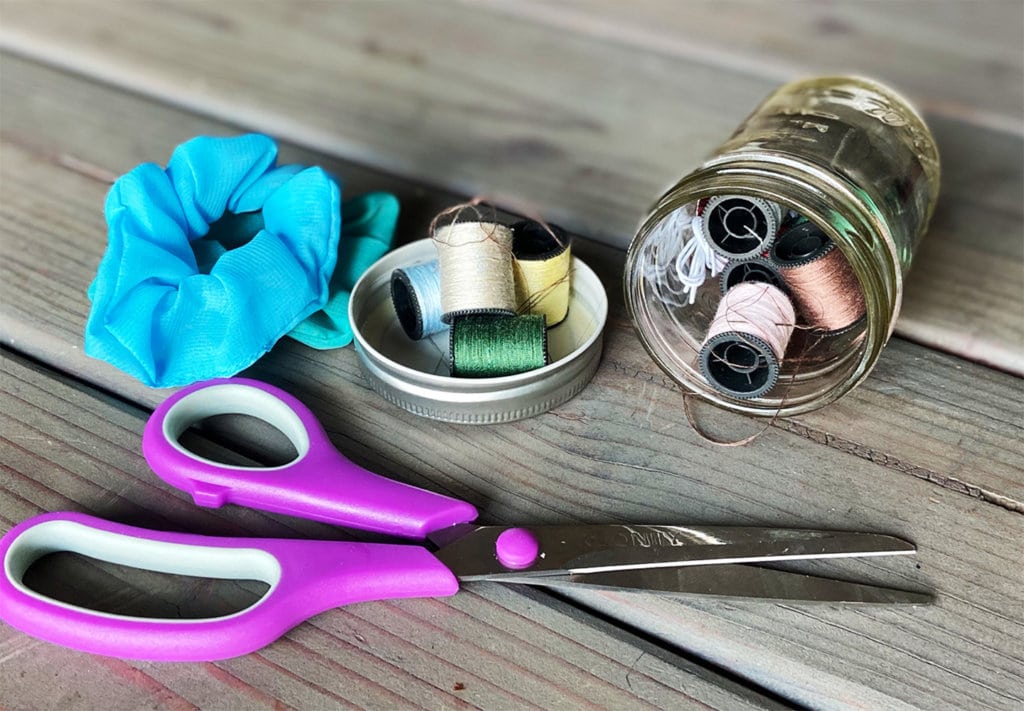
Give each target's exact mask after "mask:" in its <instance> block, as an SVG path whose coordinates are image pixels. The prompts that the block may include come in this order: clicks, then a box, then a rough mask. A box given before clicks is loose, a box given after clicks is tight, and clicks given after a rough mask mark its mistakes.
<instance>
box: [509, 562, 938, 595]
mask: <svg viewBox="0 0 1024 711" xmlns="http://www.w3.org/2000/svg"><path fill="white" fill-rule="evenodd" d="M548 581H550V583H549V582H548ZM503 582H520V583H524V584H533V585H537V584H540V585H548V584H551V585H558V584H563V585H568V586H571V587H577V586H585V587H586V588H602V589H610V590H628V591H647V592H666V593H673V594H683V595H701V596H707V595H711V596H717V597H727V598H748V599H749V598H758V599H764V600H773V601H785V600H790V601H800V602H833V603H870V604H893V603H898V604H909V605H930V604H932V603H933V602H934V597H932V596H931V595H929V594H927V593H919V592H912V591H910V590H897V589H894V588H884V587H879V586H876V585H865V584H862V583H848V582H844V581H842V580H832V579H830V578H819V577H817V576H814V575H804V574H802V573H789V572H786V571H782V570H773V569H769V568H760V567H758V566H756V565H715V566H711V567H708V568H703V567H684V568H648V569H643V570H619V571H610V572H605V573H590V574H579V575H568V576H561V577H553V578H540V577H538V578H522V579H517V580H515V581H511V580H508V579H506V580H503Z"/></svg>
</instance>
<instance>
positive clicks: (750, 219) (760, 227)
mask: <svg viewBox="0 0 1024 711" xmlns="http://www.w3.org/2000/svg"><path fill="white" fill-rule="evenodd" d="M701 217H702V218H703V222H704V225H703V226H704V234H705V235H706V237H707V240H708V244H710V246H711V249H713V250H714V251H716V252H717V253H718V254H720V255H722V256H723V257H726V258H728V259H753V258H755V257H757V256H759V255H761V254H763V253H764V252H765V250H767V249H768V248H769V246H770V245H771V243H772V240H774V239H775V234H776V232H778V229H779V225H780V224H781V222H782V208H781V207H780V206H779V205H778V204H776V203H774V202H769V201H768V200H764V199H762V198H756V197H747V196H744V195H717V196H715V197H713V198H711V199H710V200H708V203H707V206H706V207H705V209H704V211H703V213H701Z"/></svg>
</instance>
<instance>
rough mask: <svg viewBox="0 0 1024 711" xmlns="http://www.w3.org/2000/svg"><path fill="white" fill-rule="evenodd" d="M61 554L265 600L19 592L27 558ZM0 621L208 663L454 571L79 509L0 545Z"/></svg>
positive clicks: (405, 554) (31, 525)
mask: <svg viewBox="0 0 1024 711" xmlns="http://www.w3.org/2000/svg"><path fill="white" fill-rule="evenodd" d="M62 551H69V552H72V553H78V554H81V555H86V556H89V557H92V558H97V559H99V560H104V561H108V562H111V563H117V564H120V565H124V566H129V567H133V568H141V569H143V570H152V571H156V572H162V573H172V574H179V575H192V576H198V577H205V578H220V579H228V580H259V581H262V582H264V583H266V584H268V585H269V586H270V588H269V590H268V591H267V593H266V594H265V595H264V596H263V597H262V598H260V599H259V600H258V601H257V602H255V603H254V604H253V605H251V606H249V607H247V608H245V609H244V610H242V611H241V612H236V613H234V614H231V615H226V616H222V617H212V618H206V619H194V620H193V619H156V618H143V617H129V616H124V615H114V614H109V613H100V612H95V611H92V610H89V609H87V608H83V607H77V606H75V605H72V604H69V603H66V602H61V601H58V600H54V599H52V598H49V597H46V596H44V595H41V594H40V593H38V592H35V591H33V590H31V589H29V588H28V587H26V586H25V584H24V583H23V581H22V579H23V577H24V575H25V572H26V571H27V570H28V569H29V567H31V565H32V563H33V562H35V561H36V560H37V559H39V558H40V557H42V556H44V555H47V554H49V553H56V552H62ZM0 560H2V562H3V576H2V577H0V619H2V620H3V621H4V622H6V623H7V624H9V625H11V626H12V627H15V628H17V629H19V630H21V631H23V632H26V633H27V634H30V635H32V636H34V637H38V638H40V639H44V640H46V641H48V642H53V643H56V644H60V645H63V646H65V647H71V648H73V649H79V650H82V651H86V652H92V653H94V654H104V655H108V656H115V657H122V658H128V659H146V660H153V661H212V660H215V659H226V658H229V657H235V656H239V655H242V654H247V653H249V652H252V651H255V650H257V649H260V648H261V647H264V646H266V645H267V644H270V643H271V642H273V641H274V640H275V639H277V638H278V637H280V636H281V635H283V634H285V633H286V632H287V631H288V630H290V629H291V628H292V627H294V626H296V625H297V624H299V623H300V622H302V621H304V620H306V619H308V618H310V617H312V616H314V615H317V614H319V613H321V612H323V611H325V610H328V609H330V608H333V607H337V606H339V605H347V604H351V603H355V602H362V601H365V600H384V599H394V598H402V597H435V596H445V595H452V594H454V593H455V592H456V591H457V590H458V581H457V580H456V578H455V576H454V575H453V574H452V573H451V571H449V570H448V568H446V567H445V566H444V565H443V564H442V563H441V562H440V561H438V560H437V558H435V557H434V556H433V555H431V554H430V552H429V551H427V550H426V549H425V548H421V547H420V546H416V545H400V544H383V543H351V542H343V541H303V540H279V539H258V538H215V537H209V536H198V535H189V534H181V533H162V532H158V531H150V530H146V529H142V528H135V527H133V526H125V525H122V524H117V523H112V522H110V521H104V520H102V519H98V518H95V517H93V516H88V515H86V514H79V513H66V512H64V513H51V514H43V515H41V516H36V517H35V518H31V519H29V520H28V521H25V522H23V523H21V524H19V525H18V526H15V527H14V528H13V529H11V530H10V531H9V532H8V533H7V534H6V535H5V536H4V537H3V539H0Z"/></svg>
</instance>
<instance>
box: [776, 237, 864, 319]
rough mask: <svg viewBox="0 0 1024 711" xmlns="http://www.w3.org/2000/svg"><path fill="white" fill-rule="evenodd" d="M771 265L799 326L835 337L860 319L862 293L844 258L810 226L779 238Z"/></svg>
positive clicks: (862, 308)
mask: <svg viewBox="0 0 1024 711" xmlns="http://www.w3.org/2000/svg"><path fill="white" fill-rule="evenodd" d="M771 263H772V264H773V265H775V266H776V267H777V268H778V270H779V274H781V275H782V278H783V279H785V281H786V284H787V286H788V290H789V295H790V297H791V298H792V300H793V305H794V306H795V307H796V312H797V315H798V316H799V319H800V322H801V323H803V324H806V325H808V326H810V327H811V328H814V329H817V330H819V331H821V332H824V333H825V334H838V333H842V332H845V331H847V330H849V329H850V328H853V327H854V326H856V325H857V324H858V323H860V321H861V319H863V318H864V314H865V307H864V291H863V289H862V288H861V285H860V282H859V281H858V280H857V276H856V275H855V274H854V273H853V269H852V268H851V267H850V263H849V262H848V261H847V260H846V255H844V254H843V252H842V250H841V249H839V248H837V247H836V245H835V244H834V243H833V242H832V241H831V240H830V239H829V238H828V236H827V235H825V234H824V232H823V231H822V230H821V228H819V227H818V226H817V225H815V224H814V223H813V222H802V223H800V224H797V225H794V226H793V227H792V228H790V229H789V230H787V231H786V232H784V233H783V234H781V235H779V237H778V238H777V239H776V240H775V243H774V244H773V245H772V249H771Z"/></svg>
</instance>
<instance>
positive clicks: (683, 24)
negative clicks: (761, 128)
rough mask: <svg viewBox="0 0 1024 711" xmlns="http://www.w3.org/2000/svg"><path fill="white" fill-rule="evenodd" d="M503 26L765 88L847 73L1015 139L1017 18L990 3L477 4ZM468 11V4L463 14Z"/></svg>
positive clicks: (1019, 74)
mask: <svg viewBox="0 0 1024 711" xmlns="http://www.w3.org/2000/svg"><path fill="white" fill-rule="evenodd" d="M484 3H485V4H486V5H488V6H489V7H492V8H495V9H496V10H499V11H500V12H502V13H503V14H508V15H512V16H515V17H521V18H526V19H530V20H532V21H534V22H537V23H539V24H543V25H546V26H551V27H560V28H563V29H565V30H567V31H571V32H576V33H581V34H586V35H588V36H590V37H593V38H594V39H595V40H599V41H601V42H604V43H619V44H627V45H630V46H634V47H637V48H638V49H644V50H647V51H650V52H657V53H660V54H668V55H672V56H680V57H685V58H688V59H692V60H695V61H699V62H705V63H707V64H715V65H721V66H728V67H732V68H735V69H737V70H740V71H743V72H745V73H748V74H753V75H756V76H762V77H765V78H768V79H772V80H775V81H779V82H782V81H786V80H787V79H789V78H790V77H793V76H795V75H800V74H821V75H824V74H829V73H849V72H853V73H858V74H864V75H867V76H873V77H877V78H878V79H880V80H882V81H884V82H887V83H891V84H892V85H894V86H898V87H901V89H902V90H903V91H904V92H906V94H907V95H908V96H909V97H911V98H912V99H913V100H914V101H915V102H916V103H917V104H918V105H919V106H921V107H923V108H924V109H925V110H927V111H929V112H930V113H933V114H940V115H943V116H949V117H952V118H959V119H964V120H966V121H968V122H970V123H981V124H986V125H991V126H994V127H999V128H1001V129H1003V130H1007V131H1010V132H1012V133H1021V131H1022V130H1024V126H1022V125H1021V105H1022V102H1024V53H1022V52H1021V47H1022V46H1024V29H1022V28H1024V6H1022V5H1021V4H1020V3H1019V2H1016V0H993V1H990V2H988V3H986V5H985V7H984V9H983V10H980V9H979V6H978V5H976V4H971V3H966V2H963V1H962V0H900V2H888V3H878V2H860V3H833V2H822V1H820V0H819V1H812V2H800V1H797V2H794V1H793V0H784V1H783V2H775V3H772V7H771V8H770V9H768V8H765V7H764V6H763V5H762V4H761V3H759V2H757V0H724V1H723V0H716V1H715V2H702V1H698V2H693V1H691V2H687V3H686V5H685V6H679V5H676V6H671V5H666V3H664V2H661V1H660V0H639V1H638V2H631V3H629V4H628V5H627V4H625V3H619V2H615V0H568V1H566V0H557V2H551V1H550V0H511V1H510V0H484ZM474 4H476V3H474Z"/></svg>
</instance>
